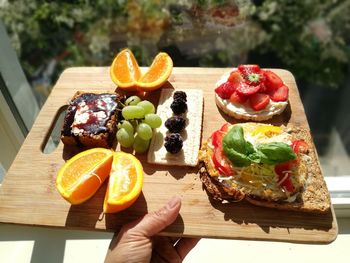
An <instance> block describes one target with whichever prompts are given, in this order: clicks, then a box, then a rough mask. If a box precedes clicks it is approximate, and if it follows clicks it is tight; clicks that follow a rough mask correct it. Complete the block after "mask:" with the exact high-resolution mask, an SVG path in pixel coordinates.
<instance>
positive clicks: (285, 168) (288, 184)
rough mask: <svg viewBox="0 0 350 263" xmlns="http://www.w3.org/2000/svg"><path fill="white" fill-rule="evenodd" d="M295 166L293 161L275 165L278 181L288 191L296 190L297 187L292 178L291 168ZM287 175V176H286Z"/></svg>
mask: <svg viewBox="0 0 350 263" xmlns="http://www.w3.org/2000/svg"><path fill="white" fill-rule="evenodd" d="M292 167H293V163H292V162H291V161H288V162H284V163H279V164H277V165H276V166H275V173H276V174H277V175H278V182H281V181H282V180H283V181H282V182H281V183H280V185H281V187H283V188H284V189H285V190H286V191H288V192H294V190H295V188H294V185H293V182H292V180H291V175H292V173H291V169H292ZM286 175H287V178H285V176H286Z"/></svg>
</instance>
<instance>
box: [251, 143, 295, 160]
mask: <svg viewBox="0 0 350 263" xmlns="http://www.w3.org/2000/svg"><path fill="white" fill-rule="evenodd" d="M256 153H257V155H258V156H259V157H260V162H261V163H265V164H277V163H283V162H286V161H289V160H294V159H296V157H297V156H296V155H295V153H294V151H293V150H292V148H291V147H290V146H289V145H288V144H286V143H283V142H271V143H264V144H259V145H258V146H257V147H256Z"/></svg>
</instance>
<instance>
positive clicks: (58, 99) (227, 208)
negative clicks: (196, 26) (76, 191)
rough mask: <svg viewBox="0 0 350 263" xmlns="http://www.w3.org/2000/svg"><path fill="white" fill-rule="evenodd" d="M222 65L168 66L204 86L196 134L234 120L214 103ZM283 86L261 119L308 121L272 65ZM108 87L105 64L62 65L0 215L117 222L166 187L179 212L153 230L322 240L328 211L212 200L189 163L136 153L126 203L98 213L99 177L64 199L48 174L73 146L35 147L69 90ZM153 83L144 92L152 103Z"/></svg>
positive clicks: (329, 235)
mask: <svg viewBox="0 0 350 263" xmlns="http://www.w3.org/2000/svg"><path fill="white" fill-rule="evenodd" d="M227 71H228V69H223V68H221V69H219V68H174V70H173V73H172V75H171V77H170V79H169V82H168V83H167V84H166V85H165V86H166V87H167V88H171V87H173V88H175V89H176V88H182V89H186V88H192V89H193V88H198V89H202V90H203V91H204V98H205V101H204V116H203V132H202V140H205V139H207V138H208V137H209V136H210V134H211V133H212V132H213V131H214V130H216V129H218V128H219V127H221V125H222V124H223V123H224V122H225V121H228V122H231V123H234V122H235V120H234V119H233V118H230V117H228V116H226V115H224V114H223V113H222V112H221V111H219V110H218V108H217V107H216V104H215V100H214V92H213V89H214V85H215V82H216V81H217V79H218V78H219V77H220V76H221V75H222V74H223V73H224V72H227ZM273 71H275V72H276V73H278V74H279V75H280V76H281V77H282V79H283V80H284V82H285V83H286V84H287V85H288V86H289V87H290V107H288V108H287V110H286V111H285V112H284V113H283V114H282V115H281V116H278V117H274V118H273V119H272V120H271V121H269V123H272V124H287V123H293V124H295V125H300V126H303V127H305V128H308V127H309V126H308V123H307V120H306V117H305V113H304V108H303V105H302V103H301V100H300V98H299V93H298V89H297V86H296V83H295V80H294V77H293V75H292V74H291V73H290V72H288V71H286V70H281V69H274V70H273ZM78 90H80V91H111V92H112V91H114V90H115V85H114V84H113V83H112V81H111V80H110V78H109V68H108V67H81V68H69V69H67V70H65V71H64V72H63V73H62V75H61V77H60V78H59V80H58V82H57V84H56V85H55V87H54V88H53V90H52V92H51V95H50V96H49V98H48V99H47V101H46V103H45V105H44V106H43V108H42V109H41V112H40V114H39V116H38V118H37V119H36V121H35V123H34V125H33V128H32V129H31V131H30V132H29V134H28V136H27V138H26V140H25V142H24V144H23V145H22V147H21V149H20V151H19V153H18V155H17V157H16V159H15V161H14V162H13V164H12V166H11V168H10V169H9V171H8V173H7V175H6V177H5V180H4V182H3V185H2V186H1V188H0V222H4V223H15V224H27V225H40V226H55V227H64V228H67V229H85V230H107V231H115V230H118V229H119V228H120V227H121V226H122V225H123V224H125V223H127V222H130V221H131V220H134V219H136V218H138V217H140V216H142V215H144V214H145V213H147V212H149V211H154V210H157V209H159V208H160V207H162V205H164V204H165V203H166V202H167V201H168V200H169V199H170V198H171V197H172V196H173V195H179V196H181V198H182V208H181V211H180V216H179V217H178V218H177V220H176V221H175V223H174V224H172V225H171V226H169V227H168V228H166V229H165V231H164V232H162V233H161V234H163V235H170V236H196V237H198V236H200V237H212V238H233V239H254V240H277V241H288V242H302V243H330V242H332V241H333V240H334V239H335V238H336V236H337V232H338V229H337V223H336V219H335V216H334V211H333V209H332V211H330V212H329V213H328V214H325V215H312V214H306V213H296V212H283V211H278V210H274V209H266V208H260V207H255V206H253V205H251V204H248V203H246V202H239V203H233V204H219V203H212V202H211V201H210V200H209V198H208V196H207V194H206V192H205V191H204V190H203V189H202V183H201V182H200V180H199V178H198V175H197V174H196V173H197V169H196V168H187V167H169V166H160V165H151V164H148V163H147V162H146V155H138V158H139V159H140V160H141V162H142V164H143V167H144V172H145V180H144V186H143V191H142V194H141V196H140V197H139V199H138V200H137V202H136V203H135V204H134V205H133V206H132V207H130V208H129V209H127V210H125V211H123V212H120V213H117V214H111V215H103V213H102V204H103V198H104V194H105V190H106V183H105V184H104V185H103V186H102V187H101V188H100V189H99V191H98V192H97V193H96V195H95V196H94V197H93V198H91V199H90V200H89V201H87V202H86V203H84V204H82V205H76V206H71V205H70V204H69V203H67V202H66V201H65V200H64V199H63V198H62V197H61V196H60V195H59V193H58V192H57V191H56V187H55V179H56V174H57V171H58V170H59V168H60V167H61V166H62V165H63V164H64V162H65V159H67V158H68V157H70V156H72V154H73V153H74V149H68V148H67V147H64V146H63V144H62V143H60V144H59V145H58V147H57V149H56V150H55V151H54V152H52V153H50V154H44V153H43V151H42V149H43V147H44V145H45V142H46V140H47V137H48V135H49V134H50V132H51V130H52V128H53V126H54V124H55V121H56V119H57V116H58V115H59V113H60V112H62V110H63V108H62V107H63V106H64V105H65V104H66V103H67V101H68V100H69V99H70V98H71V97H72V96H73V95H74V93H75V92H76V91H78ZM159 94H160V92H159V91H155V92H152V93H151V94H150V95H149V96H146V98H147V99H150V100H152V101H153V102H154V103H157V101H158V98H159Z"/></svg>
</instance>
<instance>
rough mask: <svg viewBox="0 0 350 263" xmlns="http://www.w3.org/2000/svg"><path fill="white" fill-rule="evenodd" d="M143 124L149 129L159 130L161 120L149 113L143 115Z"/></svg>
mask: <svg viewBox="0 0 350 263" xmlns="http://www.w3.org/2000/svg"><path fill="white" fill-rule="evenodd" d="M144 123H147V124H148V125H149V126H151V128H153V129H154V128H159V127H160V125H162V119H161V118H160V117H159V116H158V115H157V114H154V113H149V114H146V115H145V120H144Z"/></svg>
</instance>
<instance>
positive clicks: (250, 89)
mask: <svg viewBox="0 0 350 263" xmlns="http://www.w3.org/2000/svg"><path fill="white" fill-rule="evenodd" d="M259 89H260V86H259V85H258V86H251V85H248V84H247V83H245V82H241V83H239V84H238V85H237V89H236V90H237V92H238V93H239V94H241V95H244V96H250V95H252V94H254V93H257V92H258V91H259ZM231 95H232V94H231Z"/></svg>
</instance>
